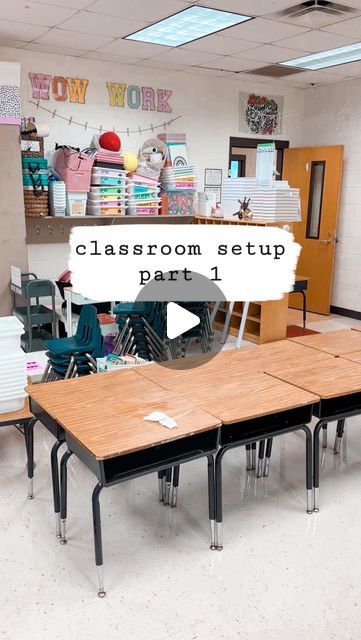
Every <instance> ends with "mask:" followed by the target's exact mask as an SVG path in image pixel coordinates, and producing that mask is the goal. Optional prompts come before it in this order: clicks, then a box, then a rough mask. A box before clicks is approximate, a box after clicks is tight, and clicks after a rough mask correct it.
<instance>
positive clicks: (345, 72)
mask: <svg viewBox="0 0 361 640" xmlns="http://www.w3.org/2000/svg"><path fill="white" fill-rule="evenodd" d="M324 72H325V74H327V73H331V74H333V75H340V76H347V77H348V78H353V77H355V76H361V61H360V62H351V63H348V64H340V65H338V67H329V68H328V69H324Z"/></svg>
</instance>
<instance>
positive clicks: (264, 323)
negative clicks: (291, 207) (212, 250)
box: [193, 216, 292, 344]
mask: <svg viewBox="0 0 361 640" xmlns="http://www.w3.org/2000/svg"><path fill="white" fill-rule="evenodd" d="M193 224H223V225H248V226H253V227H254V226H258V227H279V226H282V227H283V226H284V225H287V226H288V227H290V228H291V229H292V223H291V222H283V223H282V224H280V223H275V222H272V223H267V222H258V221H254V220H247V221H242V220H237V219H236V218H232V219H230V218H205V217H204V218H203V217H200V216H196V217H195V218H194V220H193ZM227 308H228V304H223V305H221V307H220V309H219V311H218V313H217V315H216V318H215V328H216V329H219V330H222V329H223V327H224V322H225V319H226V314H227ZM242 312H243V302H236V303H235V305H234V309H233V313H232V317H231V323H230V329H229V332H230V334H231V335H234V336H237V335H238V331H239V325H240V322H241V318H242ZM287 319H288V294H287V295H285V296H284V297H283V298H282V300H269V301H265V302H252V303H251V304H250V307H249V311H248V315H247V321H246V326H245V331H244V334H243V337H244V339H245V340H248V341H249V342H255V343H256V344H263V343H265V342H274V341H275V340H284V339H285V338H286V337H287Z"/></svg>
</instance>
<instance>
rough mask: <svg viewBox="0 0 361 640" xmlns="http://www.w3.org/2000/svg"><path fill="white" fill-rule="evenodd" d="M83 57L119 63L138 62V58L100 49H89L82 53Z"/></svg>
mask: <svg viewBox="0 0 361 640" xmlns="http://www.w3.org/2000/svg"><path fill="white" fill-rule="evenodd" d="M81 57H82V58H88V59H90V60H100V62H115V63H117V64H134V62H138V60H137V59H136V58H127V57H126V56H115V55H111V54H110V53H100V51H87V52H86V53H82V54H81Z"/></svg>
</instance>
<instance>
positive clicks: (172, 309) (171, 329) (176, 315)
mask: <svg viewBox="0 0 361 640" xmlns="http://www.w3.org/2000/svg"><path fill="white" fill-rule="evenodd" d="M199 323H200V319H199V317H198V316H196V315H195V314H194V313H191V312H190V311H187V309H183V307H180V306H179V304H175V302H169V303H168V304H167V337H168V338H169V339H170V340H174V338H178V336H181V335H182V333H186V332H187V331H189V330H190V329H193V327H196V326H197V324H199Z"/></svg>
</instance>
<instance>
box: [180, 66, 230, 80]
mask: <svg viewBox="0 0 361 640" xmlns="http://www.w3.org/2000/svg"><path fill="white" fill-rule="evenodd" d="M185 70H186V72H187V73H192V74H194V75H197V76H213V77H214V78H224V77H232V78H235V76H236V75H237V74H236V72H235V71H221V70H220V69H208V68H207V67H186V69H185Z"/></svg>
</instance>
